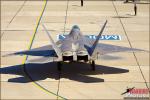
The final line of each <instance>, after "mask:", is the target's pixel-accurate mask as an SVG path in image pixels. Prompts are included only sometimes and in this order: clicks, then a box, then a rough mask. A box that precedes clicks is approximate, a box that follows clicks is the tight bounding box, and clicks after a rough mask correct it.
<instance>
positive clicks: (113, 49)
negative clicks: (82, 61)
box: [94, 43, 145, 59]
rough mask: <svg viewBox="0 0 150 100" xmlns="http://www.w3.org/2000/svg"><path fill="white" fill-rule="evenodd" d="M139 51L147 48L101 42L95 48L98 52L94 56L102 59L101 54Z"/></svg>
mask: <svg viewBox="0 0 150 100" xmlns="http://www.w3.org/2000/svg"><path fill="white" fill-rule="evenodd" d="M139 51H145V50H141V49H136V48H130V47H123V46H116V45H111V44H104V43H99V44H98V45H97V47H96V49H95V52H96V53H95V56H94V57H95V58H96V59H100V56H101V55H106V54H112V53H117V52H139Z"/></svg>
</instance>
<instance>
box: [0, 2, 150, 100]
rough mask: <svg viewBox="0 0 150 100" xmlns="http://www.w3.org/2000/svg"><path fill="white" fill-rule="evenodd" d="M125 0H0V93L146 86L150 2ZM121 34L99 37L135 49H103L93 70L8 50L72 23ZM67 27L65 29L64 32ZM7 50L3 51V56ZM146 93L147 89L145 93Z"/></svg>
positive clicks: (34, 44)
mask: <svg viewBox="0 0 150 100" xmlns="http://www.w3.org/2000/svg"><path fill="white" fill-rule="evenodd" d="M67 4H68V5H67ZM133 8H134V4H133V3H126V4H124V3H123V1H85V2H84V6H83V7H81V6H80V2H79V1H48V2H46V1H15V2H14V1H1V68H0V72H1V74H0V75H1V99H2V100H3V99H123V98H124V97H127V95H126V94H125V95H121V94H122V93H123V92H125V91H126V89H127V87H129V88H132V87H135V88H136V89H148V88H149V83H150V81H149V4H147V1H140V2H139V3H138V4H137V8H138V10H137V11H138V12H137V15H136V16H134V10H133ZM105 20H108V24H107V26H106V28H105V30H104V33H103V35H119V36H120V37H121V40H101V41H100V43H105V44H110V45H115V46H122V47H127V48H130V49H138V50H139V51H133V52H116V53H110V54H106V55H101V59H100V60H97V61H96V71H92V70H91V68H90V65H88V64H78V63H73V64H64V65H63V68H62V72H61V73H59V72H58V71H57V66H56V63H46V64H26V63H27V62H28V60H29V59H34V58H38V55H39V54H38V53H37V54H35V55H36V57H33V55H32V54H29V55H17V54H16V55H8V54H12V53H16V52H20V51H24V50H29V49H30V48H31V49H34V48H38V47H43V46H45V45H49V44H50V41H49V38H48V36H47V34H46V33H45V31H44V30H43V27H42V24H44V25H45V26H46V27H47V28H48V30H49V32H50V33H51V35H52V37H53V39H54V40H55V41H57V36H58V35H59V34H67V33H68V32H69V31H70V29H71V27H72V26H73V25H75V24H77V25H79V26H80V29H81V31H82V32H83V34H85V35H97V34H98V33H99V31H100V29H101V27H102V25H103V23H104V22H105ZM64 32H65V33H64ZM6 55H7V56H6ZM148 95H149V94H146V96H148Z"/></svg>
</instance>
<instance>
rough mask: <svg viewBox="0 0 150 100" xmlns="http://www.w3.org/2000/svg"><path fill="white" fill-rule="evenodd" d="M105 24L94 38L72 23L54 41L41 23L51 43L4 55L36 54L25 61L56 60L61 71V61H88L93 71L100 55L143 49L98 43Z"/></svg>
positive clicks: (47, 61) (41, 61)
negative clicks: (33, 57)
mask: <svg viewBox="0 0 150 100" xmlns="http://www.w3.org/2000/svg"><path fill="white" fill-rule="evenodd" d="M106 24H107V20H106V21H105V23H104V24H103V26H102V28H101V30H100V32H99V34H98V35H97V37H96V39H90V38H88V37H87V36H85V35H83V34H82V32H81V30H80V28H79V26H77V25H74V26H73V27H72V29H71V31H70V33H69V34H68V35H66V36H65V38H63V39H60V40H58V41H56V42H54V40H53V38H52V37H51V34H50V32H49V31H48V30H47V28H46V27H45V25H44V24H43V25H42V26H43V29H44V30H45V32H46V33H47V35H48V37H49V40H50V43H51V44H50V45H46V46H43V47H38V48H34V49H31V50H25V51H20V52H15V53H11V54H7V55H4V56H10V55H31V56H36V57H37V56H38V57H40V58H36V59H29V60H27V61H26V63H36V64H38V63H39V64H42V63H49V62H57V69H58V70H59V71H61V66H62V64H63V62H66V63H71V62H83V63H89V64H90V65H91V68H92V70H93V71H94V70H95V60H99V59H102V58H101V57H100V56H101V55H106V54H110V53H115V52H125V51H132V52H133V51H145V50H141V49H135V48H129V47H122V46H116V45H111V44H104V43H99V40H100V39H99V38H100V37H101V35H102V33H103V31H104V29H105V27H106ZM4 56H3V57H4ZM31 58H32V57H31ZM107 58H111V59H112V56H107ZM113 58H114V57H113Z"/></svg>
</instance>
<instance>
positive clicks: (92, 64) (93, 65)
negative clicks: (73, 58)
mask: <svg viewBox="0 0 150 100" xmlns="http://www.w3.org/2000/svg"><path fill="white" fill-rule="evenodd" d="M91 67H92V70H93V71H95V61H94V60H92V63H91Z"/></svg>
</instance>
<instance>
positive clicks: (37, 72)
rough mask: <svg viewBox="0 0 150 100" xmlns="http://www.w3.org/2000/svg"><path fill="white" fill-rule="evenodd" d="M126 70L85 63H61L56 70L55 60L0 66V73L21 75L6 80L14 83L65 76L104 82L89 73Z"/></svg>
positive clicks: (91, 81)
mask: <svg viewBox="0 0 150 100" xmlns="http://www.w3.org/2000/svg"><path fill="white" fill-rule="evenodd" d="M127 72H129V70H126V69H120V68H115V67H110V66H103V65H96V70H95V71H92V70H91V67H90V65H89V64H85V63H71V64H66V63H64V64H63V65H62V71H61V72H59V71H57V63H56V62H52V63H46V64H26V65H25V66H23V65H14V66H8V67H4V68H0V74H13V75H20V76H21V77H17V78H11V79H8V82H14V83H28V82H32V81H40V80H45V79H46V78H51V79H55V80H58V79H60V78H65V79H69V80H74V81H78V82H84V83H95V82H104V79H101V78H97V77H94V76H90V75H101V74H119V73H127ZM29 78H30V79H32V80H30V79H29Z"/></svg>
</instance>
